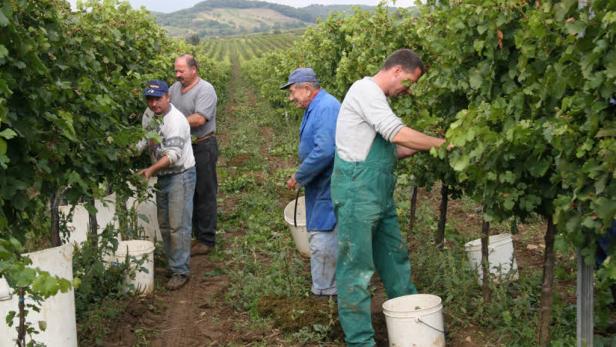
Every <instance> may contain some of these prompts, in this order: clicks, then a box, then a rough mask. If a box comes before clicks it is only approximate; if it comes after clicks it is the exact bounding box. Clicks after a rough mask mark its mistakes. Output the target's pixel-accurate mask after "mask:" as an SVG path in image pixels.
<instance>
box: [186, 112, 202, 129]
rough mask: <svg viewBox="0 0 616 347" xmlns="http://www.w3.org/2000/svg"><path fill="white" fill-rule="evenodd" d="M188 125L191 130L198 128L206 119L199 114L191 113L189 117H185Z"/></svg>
mask: <svg viewBox="0 0 616 347" xmlns="http://www.w3.org/2000/svg"><path fill="white" fill-rule="evenodd" d="M186 120H187V121H188V124H189V125H190V127H191V128H198V127H200V126H202V125H203V124H205V123H207V118H206V117H205V116H204V115H202V114H201V113H193V114H191V115H190V116H188V117H186Z"/></svg>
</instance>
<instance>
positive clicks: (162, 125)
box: [141, 104, 195, 176]
mask: <svg viewBox="0 0 616 347" xmlns="http://www.w3.org/2000/svg"><path fill="white" fill-rule="evenodd" d="M141 124H142V125H143V128H144V129H146V130H147V131H156V132H157V133H158V135H160V137H161V139H162V142H161V143H156V144H155V143H152V144H150V145H147V144H145V145H146V146H147V148H148V149H149V152H150V157H151V158H152V162H153V163H155V162H157V161H158V160H160V158H162V157H163V156H165V155H167V157H168V158H169V162H170V163H171V164H170V165H169V167H167V168H165V169H163V170H160V171H159V172H158V173H157V175H158V176H164V175H169V174H173V173H179V172H182V171H184V170H186V169H189V168H191V167H193V166H195V156H194V155H193V150H192V142H191V138H190V125H189V124H188V121H187V120H186V117H185V116H184V115H183V114H182V112H180V111H179V110H178V109H177V108H175V106H173V104H170V108H169V112H167V114H165V115H164V117H162V122H161V121H160V116H156V115H155V114H154V112H152V110H150V108H149V107H148V108H147V109H146V110H145V112H144V113H143V118H142V121H141Z"/></svg>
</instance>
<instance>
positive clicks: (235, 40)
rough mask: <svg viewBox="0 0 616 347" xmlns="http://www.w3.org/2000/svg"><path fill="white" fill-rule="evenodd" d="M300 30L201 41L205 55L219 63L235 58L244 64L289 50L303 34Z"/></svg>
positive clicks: (228, 61)
mask: <svg viewBox="0 0 616 347" xmlns="http://www.w3.org/2000/svg"><path fill="white" fill-rule="evenodd" d="M303 31H304V30H302V29H299V30H290V31H284V32H279V33H257V34H251V35H240V36H223V37H215V38H206V39H204V40H202V41H201V43H200V45H201V46H202V47H203V51H204V52H205V54H206V55H207V56H208V57H209V58H211V59H215V60H216V61H219V62H226V63H230V62H231V57H233V56H235V57H237V58H238V59H239V60H240V61H242V62H246V61H248V60H251V59H253V58H259V57H261V56H262V55H263V54H265V53H271V52H274V51H277V50H284V49H287V48H290V47H291V46H292V45H293V43H294V42H295V41H296V40H297V39H299V38H300V37H301V35H302V34H303Z"/></svg>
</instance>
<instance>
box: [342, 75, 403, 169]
mask: <svg viewBox="0 0 616 347" xmlns="http://www.w3.org/2000/svg"><path fill="white" fill-rule="evenodd" d="M403 127H404V124H403V123H402V120H401V119H400V118H399V117H398V116H396V115H395V114H394V111H392V110H391V107H390V106H389V103H388V102H387V97H386V96H385V93H383V91H382V90H381V88H380V87H379V86H378V85H377V84H376V83H375V82H374V81H373V80H372V78H371V77H364V78H363V79H361V80H359V81H356V82H355V83H353V85H352V86H351V88H350V89H349V91H348V92H347V94H346V96H345V97H344V101H343V102H342V106H340V112H339V113H338V123H337V125H336V152H337V153H338V156H339V157H340V158H341V159H342V160H345V161H351V162H360V161H364V160H366V157H368V153H369V152H370V147H372V142H374V138H375V137H376V134H377V133H379V134H380V135H381V136H383V138H384V139H385V140H387V141H389V142H391V141H392V140H393V138H394V137H395V136H396V134H398V132H399V131H400V129H402V128H403Z"/></svg>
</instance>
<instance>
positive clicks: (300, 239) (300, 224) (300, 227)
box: [284, 196, 310, 257]
mask: <svg viewBox="0 0 616 347" xmlns="http://www.w3.org/2000/svg"><path fill="white" fill-rule="evenodd" d="M295 210H296V209H295V200H293V201H291V202H290V203H288V204H287V207H285V208H284V220H285V221H286V222H287V225H289V230H291V235H292V236H293V241H295V247H296V248H297V250H298V251H299V252H300V253H301V254H302V255H303V256H306V257H310V243H309V242H308V231H307V230H306V200H305V199H304V197H303V196H300V197H299V198H298V199H297V215H295ZM296 222H297V225H296V224H295V223H296Z"/></svg>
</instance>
